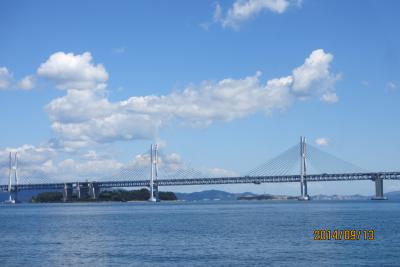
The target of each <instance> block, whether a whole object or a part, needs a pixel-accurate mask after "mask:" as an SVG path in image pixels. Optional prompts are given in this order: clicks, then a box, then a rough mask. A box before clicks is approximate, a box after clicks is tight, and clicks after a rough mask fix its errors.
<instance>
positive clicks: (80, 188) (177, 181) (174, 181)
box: [0, 137, 400, 203]
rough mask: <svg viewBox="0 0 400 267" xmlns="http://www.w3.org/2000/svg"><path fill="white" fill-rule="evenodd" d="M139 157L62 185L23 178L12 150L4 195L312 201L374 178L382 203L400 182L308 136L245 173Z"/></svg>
mask: <svg viewBox="0 0 400 267" xmlns="http://www.w3.org/2000/svg"><path fill="white" fill-rule="evenodd" d="M141 158H142V159H145V161H144V162H143V161H140V162H135V163H134V164H132V165H131V166H126V167H124V168H122V169H120V170H119V171H118V172H117V173H115V174H112V175H109V176H105V177H97V179H75V181H74V180H69V181H63V182H60V181H57V180H55V179H54V181H52V179H51V178H49V177H44V176H40V173H39V176H38V174H37V173H36V174H35V173H33V174H32V173H30V174H29V175H28V174H27V175H25V176H23V177H22V178H20V177H19V167H18V165H19V163H18V162H19V161H20V160H19V159H18V157H17V153H15V154H14V155H12V153H11V152H10V156H9V177H8V184H1V185H0V191H3V192H8V193H9V200H8V202H9V203H15V200H16V198H17V196H18V192H20V191H24V190H48V191H62V192H63V196H64V200H65V201H68V200H69V199H71V197H72V195H73V194H74V195H75V196H76V197H77V198H78V199H79V198H87V197H89V198H93V199H95V198H96V197H97V196H98V195H99V193H100V191H101V190H102V189H107V188H129V187H147V188H149V189H150V199H149V201H154V202H155V201H157V200H158V188H159V187H161V186H187V185H223V184H262V183H299V185H300V195H299V198H298V199H299V200H309V199H310V197H309V194H308V188H307V183H308V182H326V181H354V180H356V181H361V180H370V181H373V182H374V184H375V196H374V197H373V198H372V199H373V200H384V199H386V198H385V197H384V194H383V180H400V172H396V171H391V172H388V171H384V172H371V171H367V170H364V169H362V168H360V167H358V166H356V165H354V164H352V163H349V162H347V161H345V160H342V159H340V158H338V157H336V156H333V155H331V154H329V153H327V152H324V151H322V150H320V149H319V148H317V147H314V146H312V145H309V144H307V143H306V139H305V138H304V137H301V138H300V143H299V144H296V145H294V146H292V147H291V148H289V149H288V150H286V151H285V152H283V153H281V154H280V155H278V156H277V157H275V158H273V159H271V160H269V161H267V162H266V163H264V164H262V165H260V166H259V167H257V168H255V169H253V170H251V171H250V172H248V173H245V174H243V175H228V176H227V175H225V176H222V175H219V176H218V175H213V174H211V173H207V172H205V171H200V170H197V169H195V168H192V167H190V166H188V165H185V164H176V163H175V164H168V156H167V155H163V154H161V155H160V151H159V149H158V146H157V145H152V146H151V148H150V150H149V151H147V152H146V153H144V154H141Z"/></svg>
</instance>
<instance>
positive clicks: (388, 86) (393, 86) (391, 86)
mask: <svg viewBox="0 0 400 267" xmlns="http://www.w3.org/2000/svg"><path fill="white" fill-rule="evenodd" d="M397 88H399V86H398V85H397V84H396V83H395V82H393V81H389V82H387V83H386V90H388V91H394V90H396V89H397Z"/></svg>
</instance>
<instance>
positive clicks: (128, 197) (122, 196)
mask: <svg viewBox="0 0 400 267" xmlns="http://www.w3.org/2000/svg"><path fill="white" fill-rule="evenodd" d="M149 197H150V192H149V190H148V189H145V188H144V189H140V190H122V189H119V190H107V191H102V192H101V193H100V194H99V196H98V197H97V198H96V199H90V198H81V199H77V197H76V196H73V197H72V198H71V200H69V201H68V202H104V201H114V202H127V201H147V200H148V199H149ZM159 198H160V200H163V201H172V200H177V198H176V196H175V194H174V193H173V192H159ZM30 202H31V203H58V202H63V193H62V192H42V193H39V194H38V195H36V196H34V197H32V198H31V200H30Z"/></svg>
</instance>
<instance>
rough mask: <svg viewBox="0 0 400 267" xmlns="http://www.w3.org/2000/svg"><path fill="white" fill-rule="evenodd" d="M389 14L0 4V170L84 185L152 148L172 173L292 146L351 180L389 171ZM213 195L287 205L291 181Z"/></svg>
mask: <svg viewBox="0 0 400 267" xmlns="http://www.w3.org/2000/svg"><path fill="white" fill-rule="evenodd" d="M399 7H400V3H399V2H398V1H351V2H348V1H307V0H304V1H289V0H288V1H286V0H259V1H256V0H241V1H239V0H233V1H220V2H216V1H168V2H167V1H118V2H115V1H113V2H112V1H57V2H54V1H7V0H5V1H1V3H0V23H1V25H2V27H1V28H0V36H1V40H2V41H1V42H0V96H1V97H0V110H1V113H2V114H3V115H2V116H1V118H0V120H1V125H3V127H2V132H1V139H0V150H1V151H0V152H1V153H0V155H1V156H2V158H4V159H3V160H0V162H1V163H2V166H3V169H2V173H3V174H6V173H7V168H6V166H5V165H7V153H8V151H11V150H13V151H19V152H20V157H21V160H22V159H24V160H25V161H26V162H27V163H26V164H27V166H28V165H29V164H30V165H29V166H30V167H31V168H39V169H38V170H37V171H40V172H41V173H45V174H46V175H48V176H51V177H59V178H58V179H62V176H63V175H64V176H68V175H69V176H75V177H76V176H77V175H78V176H79V175H82V176H95V175H96V174H97V173H96V171H97V172H98V171H101V172H107V171H115V170H116V169H118V168H120V167H122V166H125V165H126V164H133V163H132V162H133V161H134V160H135V157H136V155H137V154H139V153H141V152H143V151H145V150H146V149H148V147H149V145H150V143H152V142H154V141H157V142H160V143H161V144H163V149H164V151H165V153H166V154H169V155H175V158H174V157H170V160H171V162H172V163H174V164H180V162H181V161H182V162H190V164H191V165H193V166H198V167H199V168H203V169H207V168H209V169H214V170H215V169H216V168H218V170H219V172H222V171H226V172H227V173H245V172H246V171H248V170H250V169H252V168H254V167H256V166H257V165H259V164H261V163H263V162H265V161H267V160H268V159H269V158H271V157H274V156H275V155H277V154H279V153H280V152H282V151H284V150H285V149H287V148H288V147H290V146H292V145H293V144H295V143H296V142H297V141H298V139H299V136H300V135H304V136H306V137H307V138H308V141H309V142H310V143H313V144H314V145H316V146H319V147H320V148H321V149H323V150H325V151H327V152H329V153H332V154H335V155H338V156H339V157H341V158H344V159H346V160H348V161H351V162H353V163H355V164H357V165H359V166H361V167H363V168H366V169H372V170H398V166H399V158H400V150H399V147H400V141H399V138H398V132H399V130H400V129H399V124H398V118H399V117H400V108H399V106H398V103H399V100H400V78H399V74H400V73H399V72H400V51H399V47H400V39H399V38H400V36H399V34H398V33H399V31H398V25H400V24H399V22H400V21H399V20H400V19H399V18H398V10H399ZM307 59H308V62H309V63H307ZM99 64H101V65H99ZM284 78H286V80H284ZM23 79H24V82H22V80H23ZM274 79H275V80H274ZM271 81H275V82H271ZM268 82H269V83H268ZM185 92H186V93H185ZM193 107H195V108H193ZM317 140H319V141H318V143H319V144H316V142H317ZM174 160H175V161H179V162H175V161H174ZM166 162H167V160H166ZM100 167H101V168H100ZM103 168H104V169H103ZM2 180H3V179H2ZM385 186H386V188H385V189H386V190H398V189H400V185H399V184H398V183H386V184H385ZM220 188H223V189H228V190H231V191H245V190H246V191H247V190H250V191H255V192H270V193H290V194H296V193H298V192H297V191H298V185H262V186H252V185H249V186H232V187H220ZM310 188H311V189H310V190H311V193H312V194H315V193H364V194H369V193H372V189H373V188H372V183H371V182H364V183H359V182H357V183H343V184H339V183H335V184H334V183H332V184H315V185H310ZM192 189H193V188H185V189H183V188H182V190H192ZM198 189H199V188H194V189H193V190H198ZM200 189H204V188H203V187H202V188H200Z"/></svg>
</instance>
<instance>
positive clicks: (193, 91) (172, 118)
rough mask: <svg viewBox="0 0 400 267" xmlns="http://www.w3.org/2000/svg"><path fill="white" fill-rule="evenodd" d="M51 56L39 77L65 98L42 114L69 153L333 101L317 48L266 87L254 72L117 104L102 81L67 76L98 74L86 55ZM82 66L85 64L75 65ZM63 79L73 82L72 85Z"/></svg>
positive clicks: (326, 60)
mask: <svg viewBox="0 0 400 267" xmlns="http://www.w3.org/2000/svg"><path fill="white" fill-rule="evenodd" d="M56 55H58V56H56V57H55V56H54V55H52V56H51V57H50V58H49V60H48V61H46V62H45V63H43V64H42V65H41V66H40V68H39V70H38V73H39V74H40V75H42V76H43V75H44V73H47V74H48V76H45V77H49V78H50V79H52V80H55V82H56V86H57V87H59V88H63V89H65V90H66V94H65V95H64V96H62V97H59V98H56V99H54V100H52V101H51V102H50V103H49V104H48V105H47V106H46V111H47V112H48V114H49V117H50V119H51V121H52V126H51V127H52V129H53V131H54V132H55V134H56V136H57V142H58V145H59V146H61V147H64V148H65V149H67V150H69V151H74V150H77V149H80V148H83V147H88V146H90V145H92V144H96V143H108V142H113V141H118V140H133V139H149V138H154V137H155V134H156V133H157V131H158V129H159V128H160V127H162V126H164V125H166V124H170V123H176V122H177V123H180V124H182V125H186V126H190V127H206V126H208V125H210V124H212V123H213V122H215V121H231V120H234V119H237V118H242V117H245V116H249V115H251V114H256V113H261V114H267V115H269V114H272V113H273V112H274V111H275V110H281V111H282V110H285V109H286V108H288V107H289V106H290V105H291V104H292V103H293V102H294V101H296V99H304V98H309V97H312V96H319V97H320V98H321V99H322V100H323V101H327V102H336V101H337V100H338V98H337V96H336V93H335V92H334V84H335V82H336V81H337V78H336V75H334V74H332V73H331V71H330V64H331V62H332V60H333V55H331V54H329V53H326V52H324V51H323V50H322V49H318V50H315V51H313V52H312V53H311V54H310V56H309V57H308V58H306V60H305V62H304V64H302V65H301V66H299V67H297V68H295V69H294V70H293V72H292V74H291V75H288V76H284V77H279V78H274V79H270V80H268V81H266V82H262V80H261V78H262V74H261V72H256V73H255V74H254V75H251V76H248V77H244V78H239V79H237V78H226V79H222V80H220V81H214V82H212V81H204V82H203V83H201V84H199V85H194V86H188V87H187V88H185V89H183V90H181V91H175V92H172V93H170V94H166V95H147V96H132V97H130V98H128V99H125V100H122V101H117V102H112V101H110V100H109V99H108V98H107V95H108V94H107V90H106V87H105V86H106V84H105V83H104V82H105V81H106V79H98V78H94V77H97V76H96V75H89V74H85V75H81V74H79V75H72V74H71V73H85V72H86V73H93V72H97V71H96V69H97V68H98V66H99V65H95V64H94V63H92V59H91V57H90V53H85V54H83V55H73V54H64V53H62V52H59V53H56ZM59 55H62V56H61V57H59ZM88 55H89V56H88ZM55 58H56V59H55ZM84 58H85V60H84ZM63 60H65V61H67V62H62V61H63ZM81 61H84V62H85V64H78V63H79V62H81ZM54 62H57V65H58V66H63V67H60V68H57V70H56V71H54V70H53V69H54V68H53V67H50V66H53V65H55V63H54ZM70 62H74V63H75V64H72V65H74V66H75V68H76V69H74V70H72V67H71V66H70V65H71V64H70ZM77 62H78V63H77ZM65 66H68V67H65ZM79 68H82V71H79ZM49 69H50V70H52V71H50V70H49ZM100 69H101V71H100V72H103V71H104V72H105V73H104V74H102V75H101V76H102V77H103V78H104V77H107V78H108V74H107V72H106V71H105V69H104V67H102V66H101V68H100ZM45 70H46V71H45ZM64 71H65V72H66V73H64ZM50 73H56V75H55V74H54V75H50ZM56 77H57V78H56ZM67 77H72V78H71V79H72V81H69V80H68V79H67ZM88 81H90V82H88ZM84 84H86V85H88V86H89V87H80V88H79V89H77V86H76V85H84ZM99 85H102V86H100V87H99ZM68 86H71V87H68Z"/></svg>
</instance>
